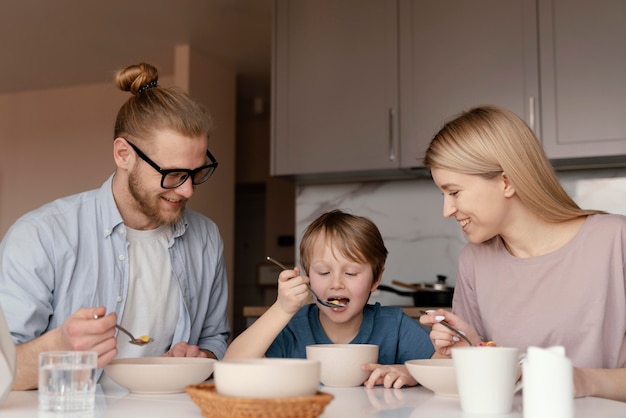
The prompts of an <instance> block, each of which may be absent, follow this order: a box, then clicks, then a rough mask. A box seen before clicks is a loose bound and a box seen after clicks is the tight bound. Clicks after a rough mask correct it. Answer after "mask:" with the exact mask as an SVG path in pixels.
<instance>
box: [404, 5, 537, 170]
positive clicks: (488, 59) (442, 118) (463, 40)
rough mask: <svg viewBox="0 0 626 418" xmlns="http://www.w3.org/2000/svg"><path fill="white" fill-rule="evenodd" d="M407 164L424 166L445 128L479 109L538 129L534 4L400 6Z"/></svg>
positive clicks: (405, 161)
mask: <svg viewBox="0 0 626 418" xmlns="http://www.w3.org/2000/svg"><path fill="white" fill-rule="evenodd" d="M400 7H401V10H400V14H399V19H400V21H399V27H400V45H401V48H400V74H401V78H400V86H401V89H400V97H401V103H400V109H401V130H400V132H401V144H402V156H401V166H403V167H414V166H416V165H419V164H421V159H422V157H423V154H424V151H425V150H426V148H427V147H428V144H429V143H430V140H431V139H432V137H433V136H434V134H435V133H436V132H437V131H438V130H439V129H440V128H441V127H442V126H443V124H444V123H445V122H446V121H447V120H449V119H451V118H453V117H454V116H456V115H457V114H459V113H460V112H461V111H463V110H467V109H469V108H470V107H473V106H476V105H480V104H494V105H498V106H502V107H505V108H507V109H509V110H511V111H513V112H515V113H517V114H518V115H520V116H522V117H523V118H524V119H525V120H526V122H527V123H529V124H530V125H533V127H534V125H535V120H536V115H535V107H536V105H537V99H538V82H537V47H536V40H537V35H536V19H535V16H536V7H535V3H534V2H532V1H528V0H506V1H502V0H472V1H463V0H437V1H432V0H408V1H403V2H402V3H401V5H400Z"/></svg>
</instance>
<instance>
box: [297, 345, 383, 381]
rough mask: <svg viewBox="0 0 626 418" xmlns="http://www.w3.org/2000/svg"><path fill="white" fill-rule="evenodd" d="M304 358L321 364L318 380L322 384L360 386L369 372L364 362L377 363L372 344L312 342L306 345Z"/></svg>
mask: <svg viewBox="0 0 626 418" xmlns="http://www.w3.org/2000/svg"><path fill="white" fill-rule="evenodd" d="M306 358H308V359H310V360H317V361H319V362H320V363H321V364H322V370H321V374H320V380H321V382H322V384H324V386H344V387H348V386H360V385H361V384H363V382H365V380H367V378H368V377H369V375H370V372H369V371H367V370H363V369H361V366H362V365H363V364H365V363H378V346H377V345H374V344H313V345H308V346H306Z"/></svg>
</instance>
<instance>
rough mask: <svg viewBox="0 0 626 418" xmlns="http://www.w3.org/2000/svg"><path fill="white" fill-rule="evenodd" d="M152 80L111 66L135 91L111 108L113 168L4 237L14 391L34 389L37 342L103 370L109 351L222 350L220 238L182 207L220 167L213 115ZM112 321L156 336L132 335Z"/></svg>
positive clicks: (138, 69)
mask: <svg viewBox="0 0 626 418" xmlns="http://www.w3.org/2000/svg"><path fill="white" fill-rule="evenodd" d="M157 79H158V73H157V70H156V69H155V68H154V67H153V66H151V65H149V64H145V63H141V64H138V65H133V66H130V67H128V68H126V69H124V70H122V71H120V72H119V73H118V74H117V77H116V83H117V85H118V87H119V88H120V89H122V90H124V91H130V92H131V93H133V96H132V97H131V98H129V99H128V101H127V102H126V103H125V104H124V105H123V106H122V107H121V108H120V110H119V112H118V115H117V120H116V124H115V132H114V141H113V156H114V161H115V164H116V170H115V173H114V175H113V176H111V177H110V178H109V179H108V180H107V181H106V182H105V183H104V185H103V186H102V187H101V188H100V189H96V190H91V191H87V192H83V193H80V194H77V195H74V196H69V197H66V198H62V199H58V200H56V201H53V202H51V203H48V204H46V205H44V206H42V207H41V208H39V209H36V210H34V211H32V212H30V213H27V214H26V215H24V216H22V217H21V218H20V219H18V220H17V221H16V222H15V224H14V225H13V226H12V227H11V228H10V229H9V231H8V232H7V234H6V236H5V237H4V239H3V241H2V242H1V243H0V306H1V307H2V309H3V310H4V312H5V315H6V317H7V321H8V323H9V328H10V329H11V334H12V337H13V340H14V342H15V343H16V344H17V375H16V379H15V383H14V385H13V388H14V389H15V390H25V389H31V388H36V387H37V374H38V373H37V371H38V365H37V359H38V354H39V353H40V352H42V351H54V350H88V351H95V352H97V353H98V367H99V368H101V367H103V366H104V365H105V364H107V363H108V362H109V361H111V360H112V359H113V358H114V357H116V356H119V357H137V356H157V355H167V356H176V357H180V356H187V357H212V358H221V357H222V356H223V355H224V352H225V350H226V342H227V339H228V337H229V335H230V329H229V326H228V321H227V316H226V306H227V301H228V295H227V278H226V271H225V266H224V258H223V243H222V239H221V236H220V234H219V231H218V228H217V226H216V225H215V223H214V222H212V221H211V220H209V219H208V218H206V217H204V216H202V215H200V214H198V213H196V212H194V211H191V210H189V209H185V205H186V203H187V200H188V199H189V198H191V196H192V194H193V191H194V187H195V186H196V185H199V184H201V183H203V182H205V181H207V180H208V179H209V178H210V177H211V175H212V174H213V171H214V170H215V168H216V167H217V161H216V160H215V158H214V157H213V155H211V153H210V152H209V151H208V148H207V146H208V135H209V131H210V128H211V126H210V125H211V124H210V120H209V117H208V115H207V114H206V113H205V112H204V110H203V109H202V108H201V106H199V105H198V104H197V103H195V102H194V101H193V100H191V99H190V98H189V97H188V96H187V95H186V94H185V93H183V92H181V91H179V90H177V89H175V88H162V87H159V86H157ZM117 323H120V325H122V326H123V327H124V328H126V329H128V330H129V331H131V332H133V333H134V334H136V335H135V336H141V335H149V336H150V337H151V338H153V342H151V343H149V344H146V345H144V346H138V345H132V344H130V343H129V341H128V340H129V339H128V337H126V336H125V335H124V334H118V333H117V332H116V329H115V325H116V324H117ZM117 337H120V338H117Z"/></svg>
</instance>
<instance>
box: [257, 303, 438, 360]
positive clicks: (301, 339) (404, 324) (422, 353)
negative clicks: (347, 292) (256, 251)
mask: <svg viewBox="0 0 626 418" xmlns="http://www.w3.org/2000/svg"><path fill="white" fill-rule="evenodd" d="M311 344H332V341H331V340H330V339H329V338H328V336H327V335H326V333H325V332H324V328H322V324H321V323H320V320H319V308H318V307H317V305H316V304H314V303H312V304H309V305H305V306H303V307H302V308H300V310H299V311H298V312H297V313H296V314H295V315H294V317H293V318H291V321H289V323H288V324H287V326H286V327H285V328H284V329H283V330H282V331H281V333H280V334H278V336H277V337H276V339H275V340H274V342H273V343H272V345H270V347H269V348H268V350H267V352H266V353H265V356H266V357H283V358H306V346H307V345H311ZM350 344H376V345H377V346H378V364H404V362H405V361H407V360H413V359H419V358H430V357H431V356H432V355H433V353H434V352H435V349H434V347H433V345H432V343H431V341H430V338H429V337H428V333H427V332H426V331H425V330H424V328H422V327H421V326H420V325H419V324H418V323H417V322H416V321H415V320H414V319H413V318H411V317H410V316H408V315H406V314H405V313H404V312H402V308H400V307H398V306H381V305H380V303H378V302H377V303H376V304H375V305H369V304H368V305H365V307H364V308H363V323H362V324H361V329H359V333H358V334H357V335H356V337H354V339H353V340H352V341H350Z"/></svg>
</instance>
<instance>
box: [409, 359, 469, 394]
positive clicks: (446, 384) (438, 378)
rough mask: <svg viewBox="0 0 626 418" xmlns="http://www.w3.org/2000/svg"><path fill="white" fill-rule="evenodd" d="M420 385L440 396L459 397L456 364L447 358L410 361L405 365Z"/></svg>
mask: <svg viewBox="0 0 626 418" xmlns="http://www.w3.org/2000/svg"><path fill="white" fill-rule="evenodd" d="M404 364H405V365H406V367H407V369H408V370H409V373H411V376H413V377H414V378H415V380H417V382H418V383H419V384H421V385H422V386H424V387H425V388H427V389H430V390H432V391H433V392H435V395H439V396H459V390H458V388H457V386H456V374H455V372H454V362H453V360H452V359H447V358H433V359H420V360H408V361H406V362H405V363H404Z"/></svg>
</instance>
